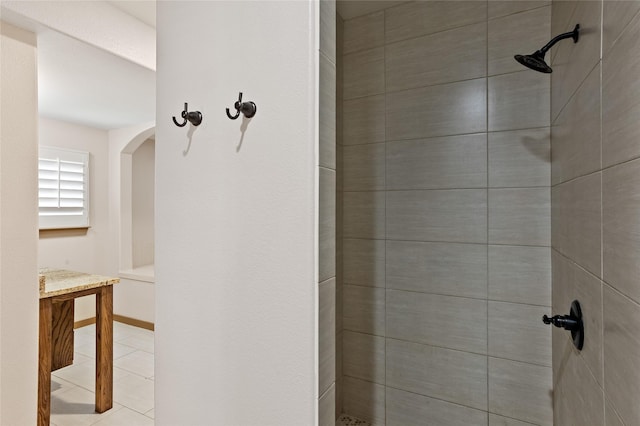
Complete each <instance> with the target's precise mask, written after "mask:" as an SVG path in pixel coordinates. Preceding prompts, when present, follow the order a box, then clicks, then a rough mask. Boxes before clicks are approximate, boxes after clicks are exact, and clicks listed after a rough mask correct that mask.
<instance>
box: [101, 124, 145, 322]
mask: <svg viewBox="0 0 640 426" xmlns="http://www.w3.org/2000/svg"><path fill="white" fill-rule="evenodd" d="M154 133H155V128H154V123H143V124H138V125H135V126H130V127H126V128H122V129H115V130H110V131H109V227H110V228H109V229H110V231H109V242H108V245H109V251H110V253H111V254H112V255H111V256H110V258H109V274H111V275H116V276H117V275H119V273H120V272H121V271H124V270H129V272H131V271H130V270H131V267H132V244H131V226H132V216H131V208H132V204H131V163H132V161H131V153H132V152H133V151H135V149H136V148H137V147H138V146H140V145H141V144H142V143H143V142H144V141H145V140H147V139H148V138H149V137H150V136H153V134H154ZM127 168H128V171H127ZM127 212H128V214H126V213H127ZM113 311H114V313H115V314H118V315H124V316H126V317H130V318H135V319H139V320H142V321H148V322H154V320H155V286H154V284H153V283H152V282H147V281H139V280H134V279H127V278H121V279H120V284H118V285H116V286H115V287H114V291H113Z"/></svg>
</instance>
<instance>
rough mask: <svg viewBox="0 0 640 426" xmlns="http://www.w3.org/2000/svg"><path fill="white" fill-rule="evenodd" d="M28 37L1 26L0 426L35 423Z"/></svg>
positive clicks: (33, 109)
mask: <svg viewBox="0 0 640 426" xmlns="http://www.w3.org/2000/svg"><path fill="white" fill-rule="evenodd" d="M37 148H38V139H37V89H36V39H35V35H34V34H32V33H29V32H27V31H24V30H20V29H18V28H15V27H13V26H11V25H9V24H6V23H4V22H1V21H0V424H2V425H32V424H35V423H36V407H37V403H36V395H37V374H38V274H37V260H36V257H37V256H36V254H37V242H38V214H37V185H38V184H37V164H38V163H37Z"/></svg>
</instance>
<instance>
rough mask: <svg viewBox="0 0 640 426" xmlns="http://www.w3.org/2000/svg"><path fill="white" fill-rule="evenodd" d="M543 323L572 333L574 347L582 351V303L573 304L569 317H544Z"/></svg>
mask: <svg viewBox="0 0 640 426" xmlns="http://www.w3.org/2000/svg"><path fill="white" fill-rule="evenodd" d="M542 322H543V323H545V324H547V325H548V324H553V325H555V326H556V327H558V328H564V329H565V330H569V331H570V332H571V338H572V339H573V345H574V346H575V347H576V348H577V349H578V350H582V346H583V345H584V324H583V323H582V309H580V302H578V301H577V300H574V301H573V302H571V311H570V313H569V315H554V316H552V317H549V316H547V315H543V316H542Z"/></svg>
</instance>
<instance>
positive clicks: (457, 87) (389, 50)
mask: <svg viewBox="0 0 640 426" xmlns="http://www.w3.org/2000/svg"><path fill="white" fill-rule="evenodd" d="M567 19H568V18H567ZM339 21H341V20H340V19H339ZM341 23H342V22H341ZM550 27H551V2H549V1H518V2H513V1H495V2H494V1H489V2H484V1H456V2H452V1H415V2H407V3H402V4H399V5H397V6H394V7H390V8H388V9H385V10H383V11H378V12H375V13H372V14H369V15H365V16H361V17H356V18H353V19H350V20H347V21H344V34H343V36H342V37H340V35H339V37H338V46H339V47H338V50H339V51H340V52H341V55H338V63H339V64H340V62H341V60H342V62H343V64H344V68H342V72H343V76H342V77H343V78H344V89H343V91H342V93H339V94H338V96H337V98H338V99H342V105H341V106H340V108H341V111H342V116H341V117H339V118H338V120H337V122H338V123H339V124H338V127H341V128H342V133H341V134H340V135H339V136H338V141H339V147H338V153H340V154H339V155H343V158H342V159H338V164H339V166H338V171H337V173H338V182H342V186H340V183H339V185H338V187H339V188H340V189H339V191H340V190H343V191H342V192H339V196H340V195H341V196H342V199H341V200H339V204H340V203H341V204H340V205H342V206H343V207H342V210H340V212H341V213H342V214H343V217H342V218H340V219H338V221H341V223H342V226H341V227H339V229H338V230H337V233H338V235H339V237H338V238H339V241H338V243H337V244H338V246H339V248H338V251H340V252H341V253H342V258H341V259H339V260H338V261H337V264H339V265H340V268H339V272H338V274H339V279H338V282H337V286H338V289H341V290H339V292H340V291H341V293H339V294H341V298H342V310H343V317H342V318H341V320H339V322H341V326H342V328H341V329H340V330H339V332H338V333H339V337H341V338H342V349H341V350H342V354H341V355H339V356H341V357H342V360H343V361H342V363H343V364H342V366H341V367H342V368H341V375H339V377H338V378H337V382H338V392H337V393H338V394H341V395H342V396H341V398H342V404H343V412H344V413H346V414H349V415H352V416H356V417H360V418H362V419H365V420H367V421H370V422H372V423H373V424H375V425H385V424H386V425H403V426H407V425H412V424H438V425H446V426H454V425H487V424H490V425H527V424H537V425H549V424H552V421H553V410H552V396H551V395H552V358H551V340H552V334H551V329H550V328H548V327H545V326H544V325H543V324H542V322H541V321H540V317H541V316H542V315H543V314H544V313H547V312H549V311H550V309H551V294H552V292H551V248H550V245H551V220H550V217H551V198H552V197H551V190H550V186H551V155H550V137H551V128H550V99H551V95H550V78H549V76H544V75H542V74H536V73H534V72H533V71H528V70H525V69H523V68H522V67H520V66H519V65H518V64H517V63H516V62H515V61H514V60H513V55H514V54H516V53H530V52H532V51H534V50H535V49H537V48H539V47H541V45H542V44H544V43H546V42H547V41H548V40H549V39H550ZM338 68H340V65H339V66H338ZM339 78H340V76H338V79H339ZM340 123H342V124H340ZM519 330H524V332H520V331H519ZM341 388H343V389H342V390H341Z"/></svg>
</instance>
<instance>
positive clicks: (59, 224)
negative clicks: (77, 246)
mask: <svg viewBox="0 0 640 426" xmlns="http://www.w3.org/2000/svg"><path fill="white" fill-rule="evenodd" d="M38 215H39V218H40V229H61V228H87V227H89V153H88V152H82V151H72V150H67V149H61V148H51V147H40V153H39V156H38Z"/></svg>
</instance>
